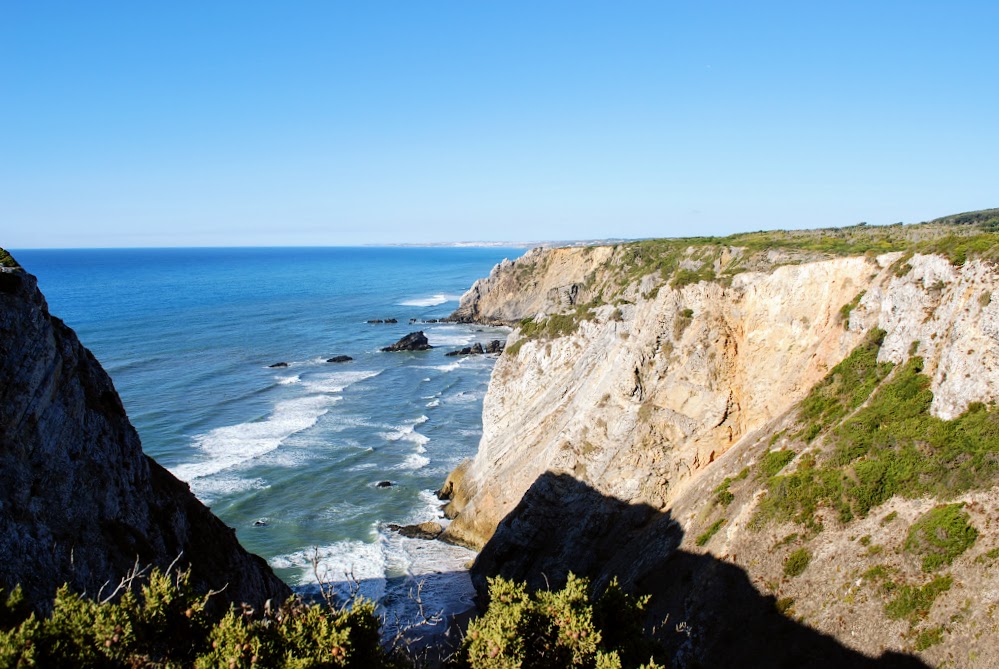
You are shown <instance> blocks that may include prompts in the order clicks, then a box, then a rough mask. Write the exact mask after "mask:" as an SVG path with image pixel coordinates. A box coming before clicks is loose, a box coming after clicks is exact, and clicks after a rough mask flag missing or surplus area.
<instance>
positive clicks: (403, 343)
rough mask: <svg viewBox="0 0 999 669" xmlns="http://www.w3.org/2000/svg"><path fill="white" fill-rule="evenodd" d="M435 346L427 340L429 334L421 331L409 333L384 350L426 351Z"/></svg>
mask: <svg viewBox="0 0 999 669" xmlns="http://www.w3.org/2000/svg"><path fill="white" fill-rule="evenodd" d="M431 348H433V346H431V345H430V342H429V341H427V336H426V335H425V334H423V331H422V330H421V331H420V332H410V333H409V334H408V335H406V336H405V337H403V338H402V339H400V340H399V341H397V342H396V343H394V344H392V345H391V346H386V347H385V348H383V349H382V350H383V351H389V352H393V351H426V350H427V349H431Z"/></svg>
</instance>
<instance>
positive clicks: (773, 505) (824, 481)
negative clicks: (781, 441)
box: [754, 335, 999, 531]
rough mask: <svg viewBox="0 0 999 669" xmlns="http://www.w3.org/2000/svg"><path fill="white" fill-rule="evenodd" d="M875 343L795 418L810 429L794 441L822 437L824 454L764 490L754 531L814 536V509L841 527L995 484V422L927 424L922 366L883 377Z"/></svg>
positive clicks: (990, 417)
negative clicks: (789, 526)
mask: <svg viewBox="0 0 999 669" xmlns="http://www.w3.org/2000/svg"><path fill="white" fill-rule="evenodd" d="M880 336H882V335H877V336H875V337H873V338H871V339H869V340H868V341H867V342H865V343H864V344H861V345H860V346H859V347H858V348H857V349H855V350H854V351H853V353H851V354H850V356H849V357H848V358H847V359H846V360H844V361H843V362H842V363H840V364H839V365H837V366H836V367H835V368H833V370H832V371H831V372H830V373H829V375H828V376H827V377H826V378H825V379H824V380H823V381H822V382H821V383H819V384H818V385H817V386H816V387H815V388H814V389H813V390H812V392H811V393H810V394H809V396H808V397H807V398H806V399H805V400H804V401H803V402H802V404H801V408H800V411H799V417H800V418H801V419H802V420H803V421H808V422H809V423H810V425H811V427H810V428H807V429H803V430H802V431H801V432H799V433H798V435H797V436H800V437H802V438H804V439H805V440H810V439H813V438H814V437H815V436H817V435H818V434H824V435H825V443H826V444H827V445H828V446H830V447H831V448H829V449H827V454H826V455H824V456H821V457H822V459H821V460H820V459H819V456H816V455H815V454H808V455H805V456H803V457H802V458H801V459H800V461H799V463H798V466H797V468H796V469H795V471H794V472H793V473H790V474H786V475H781V476H773V477H771V478H770V479H769V480H768V481H767V486H768V494H767V496H766V497H765V498H764V499H763V500H761V502H760V506H759V509H758V511H757V514H756V517H755V518H754V524H755V525H756V526H760V525H761V524H763V523H766V522H769V521H778V522H783V521H794V522H798V523H802V524H804V525H805V526H806V527H808V528H809V529H811V530H813V531H820V530H821V523H820V522H819V521H818V518H817V517H816V512H817V510H818V509H819V508H820V507H827V508H831V509H834V510H835V511H836V512H837V515H838V517H839V519H840V521H841V522H848V521H849V520H851V519H852V518H854V517H856V516H861V517H863V516H866V515H867V514H868V513H869V512H870V511H871V509H874V508H875V507H877V506H878V505H880V504H882V503H883V502H885V501H887V500H888V499H890V498H891V497H892V496H894V495H902V496H905V497H910V498H916V497H921V496H924V495H930V496H936V497H942V498H948V497H953V496H954V495H958V494H961V493H962V492H966V491H968V490H973V489H978V488H982V487H985V486H988V485H992V484H993V482H994V481H995V480H996V478H997V474H999V412H997V411H994V410H991V409H988V408H987V407H985V406H984V405H982V404H981V403H977V404H973V405H971V406H969V407H968V410H967V411H966V412H965V413H964V414H962V415H961V416H959V417H957V418H956V419H954V420H950V421H944V420H941V419H939V418H935V417H933V416H931V415H930V412H929V410H930V403H931V402H932V400H933V394H932V393H931V392H930V390H929V385H930V379H929V378H928V377H927V376H926V375H925V374H923V373H922V364H923V362H922V359H921V358H918V357H914V358H910V359H909V361H908V362H906V363H905V364H904V365H902V366H901V367H899V368H898V369H896V370H894V373H893V374H892V375H891V376H888V372H889V370H890V369H891V366H890V365H888V364H878V363H877V350H878V347H879V345H880ZM886 377H887V378H886ZM879 382H880V386H879V385H878V384H879ZM875 388H876V390H875ZM872 391H874V392H873V393H872ZM865 400H866V404H864V402H865ZM862 404H864V406H861V405H862ZM858 407H859V408H858ZM851 411H852V412H853V413H852V414H851V413H850V412H851ZM816 426H817V427H816Z"/></svg>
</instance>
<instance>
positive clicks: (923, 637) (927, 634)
mask: <svg viewBox="0 0 999 669" xmlns="http://www.w3.org/2000/svg"><path fill="white" fill-rule="evenodd" d="M944 631H945V630H944V628H943V626H942V625H937V626H936V627H930V628H929V629H925V630H922V631H920V632H919V634H918V635H917V636H916V642H915V643H914V644H913V648H915V649H916V650H917V651H920V650H926V649H927V648H929V647H931V646H935V645H937V644H938V643H942V642H943V633H944Z"/></svg>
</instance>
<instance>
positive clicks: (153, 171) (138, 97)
mask: <svg viewBox="0 0 999 669" xmlns="http://www.w3.org/2000/svg"><path fill="white" fill-rule="evenodd" d="M997 28H999V3H996V2H994V1H992V2H961V1H956V2H918V1H911V2H875V1H872V0H868V1H866V2H824V3H818V2H788V3H777V2H759V3H746V2H731V3H728V2H668V1H666V0H660V1H659V2H642V1H637V0H636V1H631V0H625V1H620V2H611V1H607V2H587V1H585V0H574V1H572V2H554V1H553V2H514V1H504V2H499V1H493V2H487V1H485V0H482V1H477V0H463V1H461V2H430V1H427V2H380V1H372V2H334V1H332V0H330V1H327V2H286V3H284V2H264V1H263V0H260V1H252V0H240V1H237V2H215V1H213V2H197V3H195V2H77V1H73V2H58V3H57V2H46V1H45V0H32V1H30V2H29V1H27V0H23V1H14V0H0V245H3V246H6V247H8V248H15V249H16V248H31V247H78V246H79V247H89V246H229V245H339V244H359V243H395V242H443V241H459V240H537V239H593V238H605V237H649V236H683V235H693V234H728V233H732V232H737V231H743V230H758V229H771V228H797V227H818V226H828V225H849V224H853V223H856V222H859V221H868V222H869V223H872V224H876V223H878V224H880V223H893V222H896V221H906V222H918V221H922V220H927V219H929V218H933V217H935V216H940V215H945V214H949V213H956V212H958V211H966V210H970V209H979V208H985V207H994V206H999V161H997V160H996V155H997V149H999V120H997V119H999V112H997V109H999V53H997V51H996V48H995V39H996V30H997Z"/></svg>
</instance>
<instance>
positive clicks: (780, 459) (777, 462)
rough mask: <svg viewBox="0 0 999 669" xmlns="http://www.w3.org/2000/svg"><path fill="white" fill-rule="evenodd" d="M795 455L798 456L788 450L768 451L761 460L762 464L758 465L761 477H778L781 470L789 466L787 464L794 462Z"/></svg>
mask: <svg viewBox="0 0 999 669" xmlns="http://www.w3.org/2000/svg"><path fill="white" fill-rule="evenodd" d="M795 455H797V453H795V452H794V451H791V450H788V449H781V450H779V451H768V452H767V453H766V454H765V455H764V456H763V457H762V458H760V462H759V464H758V465H757V468H758V470H759V473H760V476H761V477H763V478H770V477H771V476H776V475H777V473H778V472H780V470H782V469H784V467H786V466H787V463H789V462H791V460H794V456H795Z"/></svg>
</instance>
